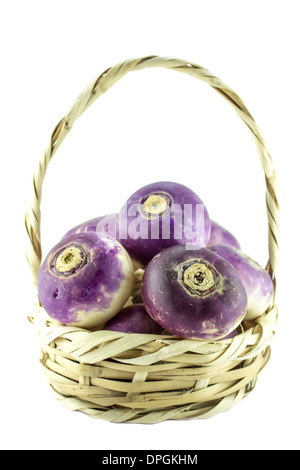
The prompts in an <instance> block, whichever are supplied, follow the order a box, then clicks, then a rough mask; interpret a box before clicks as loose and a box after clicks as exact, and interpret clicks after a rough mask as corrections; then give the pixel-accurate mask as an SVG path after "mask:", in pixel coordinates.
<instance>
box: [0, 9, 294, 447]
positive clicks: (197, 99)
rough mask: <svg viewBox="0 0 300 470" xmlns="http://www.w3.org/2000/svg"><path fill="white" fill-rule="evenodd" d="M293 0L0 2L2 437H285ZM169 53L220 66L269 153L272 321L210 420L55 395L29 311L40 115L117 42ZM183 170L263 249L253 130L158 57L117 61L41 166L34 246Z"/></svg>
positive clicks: (266, 441)
mask: <svg viewBox="0 0 300 470" xmlns="http://www.w3.org/2000/svg"><path fill="white" fill-rule="evenodd" d="M298 4H299V2H297V1H296V0H295V1H292V0H284V1H277V0H272V1H268V0H259V1H256V0H251V1H242V2H241V1H238V0H236V1H234V0H227V1H222V0H215V1H213V2H207V1H192V0H186V1H185V2H180V1H177V0H172V1H169V0H160V1H157V0H151V1H132V0H127V1H126V2H125V1H121V0H120V1H116V0H111V1H109V2H107V1H105V2H104V1H100V0H99V1H95V0H85V1H84V2H82V1H77V0H72V1H71V0H60V1H57V0H51V1H43V2H40V1H33V0H27V1H26V2H24V1H16V0H12V1H10V2H2V3H1V7H0V41H1V55H0V57H1V70H2V71H1V76H0V81H1V89H0V90H1V91H0V93H1V108H0V119H1V123H0V124H1V160H0V165H1V170H0V175H1V185H0V191H1V212H2V213H1V226H2V231H1V234H0V237H1V247H2V250H1V258H2V260H1V271H0V272H1V287H2V289H1V294H2V295H1V298H2V302H1V330H0V331H1V340H0V361H1V377H0V381H1V385H0V394H1V397H0V398H1V400H0V406H1V420H0V433H1V439H0V442H1V444H0V446H1V448H3V449H34V450H38V449H51V450H55V449H67V450H71V449H84V450H88V449H107V450H113V449H146V450H147V449H148V450H149V449H160V450H166V449H183V450H188V449H205V450H210V449H250V450H252V449H295V448H297V449H299V447H300V446H299V440H300V438H299V419H300V413H299V386H300V379H299V351H300V349H299V344H300V341H299V330H300V325H299V313H300V312H299V298H298V296H299V288H298V282H297V281H298V279H299V276H298V270H297V268H298V263H299V249H298V243H299V240H298V236H299V227H298V217H299V209H298V204H299V178H298V175H299V145H298V143H299V137H298V136H299V124H300V123H299V97H300V96H299V83H298V82H299V72H300V66H299V40H300V32H299V21H298V20H299V15H298V12H297V7H298ZM152 54H156V55H161V56H174V57H179V58H183V59H185V60H187V61H193V62H196V63H198V64H200V65H202V66H203V67H205V68H207V69H208V70H210V71H211V72H212V73H213V74H215V75H217V76H219V77H220V78H221V79H222V80H223V81H224V82H225V83H227V84H228V85H229V86H230V87H232V88H233V89H234V90H235V91H236V92H237V93H238V94H239V95H240V96H241V97H242V99H243V100H244V101H245V103H246V104H247V106H248V108H249V110H250V112H251V113H252V114H253V116H254V117H255V120H256V121H257V123H258V125H259V126H260V128H261V129H262V132H263V135H264V137H265V139H266V141H267V143H268V148H269V150H270V153H271V155H272V158H273V161H274V165H275V167H276V169H277V172H278V176H279V182H280V193H279V201H280V204H281V212H282V216H281V232H282V234H281V243H280V247H281V270H280V276H279V288H278V298H277V299H278V301H277V303H278V305H279V312H280V317H279V323H278V329H277V335H276V337H275V339H274V340H273V345H272V346H273V347H272V352H273V353H272V357H271V361H270V363H269V364H268V367H267V368H266V369H265V371H264V372H263V374H262V375H261V377H260V380H259V382H258V385H257V387H256V388H255V390H254V391H253V393H252V394H250V396H248V397H247V398H246V399H245V400H243V401H242V402H241V403H240V404H238V405H237V406H236V407H234V408H233V409H232V410H230V411H228V412H226V413H223V414H220V415H218V416H216V417H214V418H212V419H210V420H201V421H186V422H165V423H161V424H157V425H150V426H146V425H132V424H131V425H130V424H112V423H108V422H104V421H97V420H93V419H91V418H88V417H87V416H85V415H83V414H80V413H76V412H70V411H67V410H66V409H65V408H63V407H62V406H61V405H60V404H59V403H58V402H57V401H56V400H55V399H54V398H53V396H52V394H51V391H50V389H49V387H48V385H47V384H46V381H45V378H44V376H43V375H42V372H41V370H40V366H39V361H38V357H39V343H38V336H37V331H36V330H35V328H34V327H33V326H32V325H31V324H29V323H28V322H27V319H26V316H27V314H30V311H31V302H32V297H31V295H32V292H31V277H30V271H29V268H28V265H27V263H26V261H25V255H24V252H25V245H26V242H27V240H26V236H25V231H24V223H23V221H24V211H25V199H26V198H27V197H28V195H29V196H30V194H31V182H32V173H33V169H34V167H35V165H36V164H37V163H38V161H39V159H40V157H41V156H42V154H43V151H44V148H45V146H46V143H47V142H48V139H49V138H50V135H51V133H52V130H53V128H54V127H55V125H56V124H57V123H58V122H59V120H60V119H61V118H62V117H63V116H64V115H65V114H66V113H67V112H68V111H69V109H70V107H71V106H72V104H73V102H74V100H75V98H76V97H77V95H78V94H79V93H80V92H81V91H82V90H83V89H84V88H85V87H86V86H87V85H88V84H89V83H90V82H91V81H92V80H93V79H94V78H96V77H97V76H98V75H100V73H102V72H103V71H104V70H105V69H107V68H108V67H110V66H113V65H115V64H116V63H118V62H121V61H123V60H126V59H129V58H135V57H143V56H147V55H152ZM157 180H172V181H177V182H181V183H183V184H186V185H188V186H190V187H191V188H192V189H194V190H195V191H196V192H198V193H199V195H200V197H201V198H202V199H203V200H204V202H205V203H206V205H207V207H208V210H209V212H210V214H211V217H212V218H214V219H215V220H218V221H219V222H220V223H222V224H223V225H225V226H226V227H227V228H228V229H230V230H231V231H232V232H233V233H235V235H236V236H237V237H238V238H239V240H240V242H241V244H242V247H243V249H244V251H245V252H247V253H248V254H249V255H250V256H252V257H254V258H255V259H256V260H257V261H259V262H260V263H261V264H265V263H266V261H267V259H268V246H267V219H266V212H265V202H264V191H265V188H264V176H263V172H262V169H261V167H260V162H259V158H258V155H257V152H256V149H255V146H254V143H253V141H252V137H251V135H250V133H249V131H248V129H247V128H246V126H245V125H244V124H243V122H242V121H241V120H240V119H239V118H238V116H237V115H236V114H235V113H234V111H233V109H232V108H231V107H230V106H229V105H228V103H226V102H225V101H224V100H223V99H222V98H221V97H220V96H219V95H218V94H217V93H215V92H214V90H212V89H211V88H209V87H208V86H207V85H206V84H204V83H202V82H199V81H198V80H195V79H193V78H192V77H188V76H186V75H184V74H179V73H175V72H171V71H168V70H164V69H154V70H144V71H141V72H135V73H131V74H129V75H127V76H126V77H125V78H123V79H122V80H121V81H120V82H119V83H118V84H116V85H115V86H114V87H113V89H111V90H110V91H109V92H108V93H107V94H105V95H104V96H102V97H101V98H100V99H99V100H98V102H96V103H95V104H94V105H93V106H92V107H91V108H90V109H89V110H88V111H87V112H86V113H85V115H84V116H82V117H81V119H80V120H79V121H77V122H76V124H75V126H74V129H73V130H72V131H71V133H70V135H69V136H68V137H67V139H66V140H65V142H64V143H63V144H62V146H61V148H60V149H59V150H58V152H57V154H56V155H55V157H54V159H53V161H52V162H51V164H50V166H49V170H48V173H47V176H46V180H45V184H44V192H43V203H42V215H43V218H42V244H43V251H44V255H45V254H46V252H47V251H48V250H49V249H50V248H51V247H52V245H53V244H55V243H56V242H57V241H58V240H59V239H60V237H61V236H62V235H63V234H64V232H65V231H67V230H68V229H69V228H70V227H72V226H73V225H75V224H77V223H80V222H82V221H84V220H86V219H89V218H92V217H96V216H98V215H103V214H105V213H109V212H114V211H118V210H119V208H120V206H121V205H122V203H123V201H124V199H126V198H127V197H128V196H129V195H130V194H131V193H132V192H134V191H135V190H136V189H138V188H139V187H141V186H143V185H144V184H146V183H150V182H153V181H157Z"/></svg>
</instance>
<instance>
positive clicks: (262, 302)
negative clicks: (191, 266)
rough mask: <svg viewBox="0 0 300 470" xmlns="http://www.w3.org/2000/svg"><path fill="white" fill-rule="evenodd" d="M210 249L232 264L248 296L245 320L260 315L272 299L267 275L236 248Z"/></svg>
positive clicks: (219, 247)
mask: <svg viewBox="0 0 300 470" xmlns="http://www.w3.org/2000/svg"><path fill="white" fill-rule="evenodd" d="M210 249H211V250H212V251H214V252H215V253H217V254H218V255H219V256H222V258H224V259H225V260H227V261H228V262H229V263H230V264H232V266H233V267H234V268H235V269H236V271H237V272H238V274H239V276H240V278H241V281H242V282H243V284H244V287H245V289H246V292H247V296H248V310H247V313H246V316H245V319H246V320H253V319H255V318H257V317H259V316H260V315H262V314H263V313H264V312H265V311H266V310H267V308H268V307H269V305H270V303H271V301H272V298H273V291H274V287H273V282H272V279H271V277H270V275H269V273H268V272H267V271H266V270H265V269H263V268H262V267H261V266H260V265H259V264H258V263H257V262H256V261H254V260H253V259H252V258H250V257H249V256H247V255H246V254H245V253H243V252H242V251H240V250H237V249H236V248H233V247H230V246H226V245H215V246H211V247H210Z"/></svg>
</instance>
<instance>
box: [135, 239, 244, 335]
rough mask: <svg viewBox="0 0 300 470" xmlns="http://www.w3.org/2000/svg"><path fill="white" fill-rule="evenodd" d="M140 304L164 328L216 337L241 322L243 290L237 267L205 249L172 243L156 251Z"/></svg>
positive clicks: (144, 283) (178, 332)
mask: <svg viewBox="0 0 300 470" xmlns="http://www.w3.org/2000/svg"><path fill="white" fill-rule="evenodd" d="M142 297H143V301H144V305H145V307H146V309H147V311H148V313H149V314H150V315H151V317H152V318H153V319H154V320H155V321H156V322H157V323H159V324H160V325H161V326H162V327H163V328H165V329H166V330H167V331H169V332H171V333H173V334H175V335H178V336H181V337H184V338H191V339H205V340H216V339H220V338H223V337H225V336H227V335H228V334H230V333H231V332H232V331H233V330H235V329H236V328H237V326H238V325H239V324H240V323H241V322H242V320H243V318H244V316H245V314H246V310H247V294H246V291H245V288H244V286H243V284H242V282H241V280H240V278H239V275H238V273H237V271H236V270H235V269H234V268H233V267H232V266H231V264H230V263H228V262H227V261H225V260H224V259H223V258H221V257H220V256H219V255H217V254H216V253H214V252H212V251H210V250H209V249H207V248H201V249H198V250H195V247H193V249H192V250H190V249H188V247H184V246H179V245H177V246H174V247H170V248H167V249H165V250H163V251H162V252H161V253H159V254H158V255H156V256H155V257H154V258H153V259H152V261H150V263H149V264H148V265H147V266H146V269H145V273H144V276H143V281H142Z"/></svg>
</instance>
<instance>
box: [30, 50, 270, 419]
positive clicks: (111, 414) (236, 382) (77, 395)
mask: <svg viewBox="0 0 300 470" xmlns="http://www.w3.org/2000/svg"><path fill="white" fill-rule="evenodd" d="M148 67H163V68H167V69H170V70H175V71H178V72H182V73H186V74H188V75H192V76H193V77H195V78H198V79H200V80H202V81H204V82H206V83H207V84H208V85H210V86H211V87H212V88H213V89H215V90H216V91H217V92H219V93H220V94H221V96H223V98H225V99H226V100H227V101H228V102H229V103H230V104H231V106H232V107H233V108H234V109H235V111H236V112H237V113H238V115H239V116H240V117H241V119H242V120H243V121H244V122H245V124H246V125H247V127H248V128H249V130H250V131H251V134H252V136H253V138H254V141H255V143H256V146H257V150H258V153H259V157H260V161H261V165H262V167H263V171H264V173H265V181H266V208H267V210H266V213H267V220H268V236H269V260H268V262H267V266H266V269H267V271H268V272H269V274H270V276H271V278H272V280H273V284H274V297H273V301H272V303H271V305H270V306H269V308H268V310H267V311H266V312H265V313H264V314H263V315H261V316H260V317H258V318H257V319H255V320H253V321H251V322H244V323H243V324H242V325H241V330H240V333H239V334H238V335H237V336H235V337H234V338H231V339H226V340H219V341H204V340H189V339H182V338H178V337H174V336H168V335H165V336H161V335H149V334H136V333H135V334H128V333H121V332H114V331H89V330H86V329H82V328H78V327H74V326H61V325H58V324H56V323H54V322H53V321H51V319H49V317H48V316H47V314H46V313H45V311H44V309H43V308H42V307H41V305H40V303H39V299H38V292H37V279H38V273H39V269H40V265H41V260H42V249H41V237H40V217H41V212H40V205H41V196H42V184H43V181H44V177H45V174H46V170H47V167H48V164H49V162H50V160H51V159H52V157H53V155H54V153H55V152H56V150H57V149H58V147H59V146H60V144H61V143H62V141H63V140H64V138H65V137H66V135H67V134H68V132H69V131H70V130H71V129H72V126H73V124H74V122H75V121H76V119H77V118H78V117H79V116H81V114H83V112H84V111H85V110H86V109H87V108H88V107H89V106H90V105H91V104H92V103H93V102H94V101H95V100H96V99H97V98H98V97H99V96H100V95H102V94H103V93H104V92H106V91H107V90H108V89H109V88H110V87H111V86H112V85H113V84H114V83H116V82H117V81H118V80H119V79H120V78H122V77H123V76H124V75H126V74H127V73H128V72H130V71H135V70H142V69H145V68H148ZM33 183H34V191H33V199H32V202H31V204H30V205H29V207H28V210H27V212H26V216H25V225H26V230H27V234H28V238H29V244H28V249H27V259H28V262H29V264H30V268H31V271H32V277H33V285H34V289H35V296H36V297H35V299H34V300H35V301H34V306H33V312H32V315H31V316H30V317H29V320H30V321H31V322H32V323H33V324H35V326H36V327H37V330H38V333H39V338H40V341H41V364H42V368H43V371H44V373H45V376H46V378H47V380H48V382H49V384H50V386H51V388H52V390H53V392H54V394H55V396H56V397H57V399H58V400H59V401H60V402H61V403H62V404H63V405H65V406H66V407H67V408H68V409H69V410H76V411H81V412H83V413H85V414H87V415H89V416H91V417H93V418H100V419H103V420H107V421H110V422H115V423H121V422H130V423H145V424H152V423H159V422H162V421H166V420H187V419H200V418H209V417H212V416H214V415H215V414H217V413H220V412H222V411H226V410H228V409H229V408H231V407H232V406H233V405H235V404H236V403H238V402H239V401H240V400H242V399H243V398H244V397H245V396H247V395H248V394H249V393H250V392H251V391H252V390H253V388H254V387H255V385H256V382H257V378H258V376H259V374H260V372H261V371H262V369H263V368H264V367H265V365H266V364H267V362H268V360H269V357H270V342H271V339H272V338H273V336H274V332H275V327H276V323H277V308H276V303H275V295H276V272H277V260H278V241H277V240H278V233H279V229H278V215H279V204H278V200H277V178H276V172H275V170H274V167H273V163H272V159H271V157H270V154H269V152H268V150H267V148H266V144H265V141H264V139H263V137H262V135H261V133H260V130H259V129H258V126H257V124H256V123H255V121H254V119H253V117H252V116H251V114H250V113H249V111H248V109H247V108H246V106H245V104H244V103H243V101H242V100H241V99H240V98H239V96H238V95H237V94H236V93H235V92H234V91H233V90H232V89H230V88H229V87H228V86H227V85H225V84H224V83H223V82H222V81H221V80H220V79H219V78H217V77H215V76H214V75H212V74H211V73H210V72H208V71H207V70H206V69H204V68H203V67H201V66H199V65H197V64H194V63H192V62H187V61H184V60H181V59H176V58H169V57H157V56H149V57H143V58H139V59H131V60H128V61H125V62H122V63H120V64H117V65H116V66H114V67H111V68H109V69H107V70H106V71H105V72H103V73H102V74H101V75H100V76H99V77H97V78H96V79H95V80H94V81H93V82H92V83H91V84H90V85H89V86H88V87H87V88H86V89H85V90H84V91H83V92H82V93H81V94H80V95H79V97H78V98H77V100H76V101H75V103H74V105H73V106H72V108H71V110H70V112H69V113H68V114H67V115H66V116H65V117H64V118H63V119H62V120H61V121H60V122H59V123H58V125H57V126H56V127H55V129H54V131H53V133H52V135H51V139H50V142H49V144H48V145H47V147H46V149H45V153H44V155H43V157H42V159H41V161H40V162H39V165H38V166H37V169H36V171H35V172H34V178H33ZM141 277H142V271H141V270H137V271H136V273H135V287H134V289H135V292H137V291H138V289H139V288H140V284H141Z"/></svg>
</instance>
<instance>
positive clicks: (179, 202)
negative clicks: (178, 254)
mask: <svg viewBox="0 0 300 470" xmlns="http://www.w3.org/2000/svg"><path fill="white" fill-rule="evenodd" d="M210 226H211V223H210V218H209V215H208V212H207V209H206V207H205V205H204V204H203V202H202V200H201V199H200V198H199V196H198V195H197V194H195V193H194V192H193V191H192V190H191V189H189V188H187V187H186V186H183V185H181V184H178V183H172V182H157V183H152V184H149V185H147V186H144V187H142V188H140V189H139V190H138V191H136V192H135V193H134V194H133V195H132V196H130V197H129V199H128V200H127V201H126V203H125V204H124V205H123V207H122V208H121V211H120V214H119V237H120V243H122V244H123V246H125V248H126V249H127V250H128V252H129V253H131V254H132V256H134V257H135V259H137V260H138V261H140V263H141V264H142V265H144V266H145V265H146V264H147V263H148V262H149V261H150V260H151V259H152V258H153V256H155V255H156V254H157V253H159V252H160V251H161V250H163V249H164V248H167V247H169V246H173V245H186V244H189V245H195V246H197V247H200V248H201V247H203V246H205V245H206V244H207V242H208V240H209V236H210Z"/></svg>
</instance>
